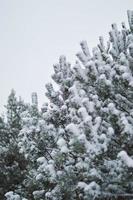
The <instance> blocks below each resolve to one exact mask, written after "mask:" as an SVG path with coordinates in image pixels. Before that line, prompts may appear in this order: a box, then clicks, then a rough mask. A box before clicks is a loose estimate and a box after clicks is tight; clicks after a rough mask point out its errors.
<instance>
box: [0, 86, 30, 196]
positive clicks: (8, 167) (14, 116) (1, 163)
mask: <svg viewBox="0 0 133 200" xmlns="http://www.w3.org/2000/svg"><path fill="white" fill-rule="evenodd" d="M6 108H7V119H2V118H0V138H1V140H0V199H5V197H4V194H5V193H6V192H8V191H10V190H17V189H18V191H19V189H20V188H21V187H23V186H22V185H23V184H22V182H23V180H24V177H25V174H26V167H27V161H26V159H25V157H24V155H23V154H22V153H20V152H19V148H18V145H17V142H18V134H19V131H20V130H21V116H20V115H21V112H23V110H24V109H25V108H26V106H25V105H24V103H23V102H22V101H21V100H19V101H18V100H17V98H16V96H15V92H14V91H13V90H12V91H11V94H10V95H9V97H8V103H7V106H6Z"/></svg>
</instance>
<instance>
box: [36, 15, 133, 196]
mask: <svg viewBox="0 0 133 200" xmlns="http://www.w3.org/2000/svg"><path fill="white" fill-rule="evenodd" d="M128 19H129V25H130V29H127V28H126V27H125V24H124V23H122V30H121V31H119V30H118V28H117V26H116V24H113V25H112V30H111V31H110V33H109V35H110V41H109V42H108V43H107V45H105V44H104V41H103V38H102V37H100V38H99V45H98V46H97V47H95V48H94V49H93V51H92V55H90V52H89V49H88V46H87V43H86V42H85V41H82V42H81V48H82V52H79V53H78V54H77V57H78V58H79V60H80V61H76V64H75V66H74V67H73V68H71V67H70V64H68V63H67V62H66V58H65V57H61V58H60V62H59V64H57V65H55V66H54V70H55V73H54V75H53V76H52V78H53V79H54V80H55V82H56V83H57V84H58V86H59V90H58V91H54V89H53V86H52V85H51V84H48V85H47V90H48V92H47V94H46V95H47V96H48V97H49V99H50V105H49V107H48V108H47V112H46V113H47V114H46V116H47V120H48V122H47V123H52V124H54V127H56V132H55V133H53V134H54V135H55V136H54V137H55V138H56V140H55V141H56V144H55V148H53V149H52V151H51V152H50V155H51V156H50V157H49V159H48V160H47V159H46V158H45V156H44V157H40V158H38V159H37V162H38V165H39V167H38V169H37V175H36V181H37V183H38V190H36V191H34V192H33V195H34V199H48V200H66V199H70V200H78V199H79V200H89V199H90V200H91V199H102V200H103V199H108V198H110V199H114V198H115V199H131V198H132V196H133V174H132V170H133V142H132V141H133V32H132V31H133V29H132V27H133V11H128ZM44 110H45V109H44Z"/></svg>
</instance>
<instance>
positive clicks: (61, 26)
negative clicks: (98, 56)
mask: <svg viewBox="0 0 133 200" xmlns="http://www.w3.org/2000/svg"><path fill="white" fill-rule="evenodd" d="M128 9H130V10H131V9H133V0H0V111H1V110H3V105H5V104H6V101H7V97H8V95H9V93H10V90H11V89H12V88H14V89H15V90H16V93H17V96H22V98H23V99H24V100H25V101H26V102H30V95H31V93H32V92H34V91H36V92H37V93H38V98H39V103H40V105H41V104H42V103H43V102H44V101H46V98H45V84H46V83H47V82H50V81H51V74H52V73H53V64H54V63H57V62H58V58H59V56H60V55H62V54H63V55H66V57H67V59H68V61H69V62H71V63H72V64H74V60H75V54H76V53H77V52H78V51H79V50H80V46H79V42H80V41H81V40H87V42H88V45H89V47H90V49H91V48H92V47H94V46H95V45H97V43H98V37H99V36H100V35H102V36H104V37H105V38H107V36H108V32H109V30H110V25H111V24H112V23H114V22H116V23H117V24H118V26H119V27H120V24H121V22H123V21H125V22H126V24H127V14H126V11H127V10H128ZM127 25H128V24H127Z"/></svg>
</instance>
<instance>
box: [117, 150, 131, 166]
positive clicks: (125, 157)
mask: <svg viewBox="0 0 133 200" xmlns="http://www.w3.org/2000/svg"><path fill="white" fill-rule="evenodd" d="M118 158H120V159H121V160H122V161H123V162H124V163H125V165H127V167H131V168H133V159H132V158H131V157H130V156H128V154H127V152H126V151H121V152H120V153H119V154H118Z"/></svg>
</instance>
